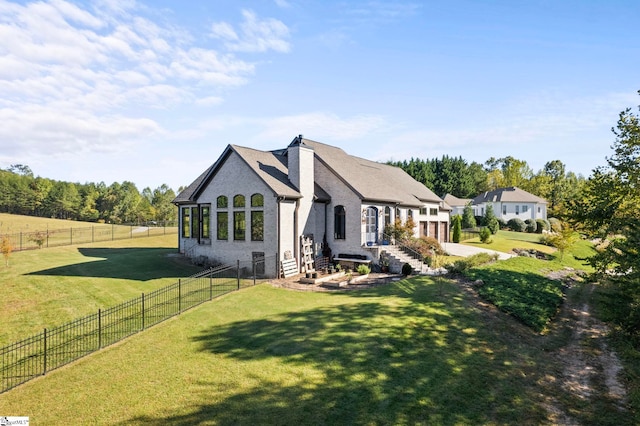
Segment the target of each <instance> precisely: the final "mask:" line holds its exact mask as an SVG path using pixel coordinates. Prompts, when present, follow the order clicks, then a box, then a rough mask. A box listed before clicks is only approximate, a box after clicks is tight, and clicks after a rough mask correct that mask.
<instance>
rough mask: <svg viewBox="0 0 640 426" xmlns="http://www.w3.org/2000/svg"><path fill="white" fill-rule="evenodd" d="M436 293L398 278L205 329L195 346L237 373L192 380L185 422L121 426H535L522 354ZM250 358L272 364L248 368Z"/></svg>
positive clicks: (144, 420) (537, 408) (458, 298)
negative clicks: (325, 302) (193, 399)
mask: <svg viewBox="0 0 640 426" xmlns="http://www.w3.org/2000/svg"><path fill="white" fill-rule="evenodd" d="M443 285H445V286H446V288H444V289H442V288H438V287H437V286H436V285H434V284H433V283H431V282H430V281H428V282H427V281H421V279H414V280H406V281H402V282H400V283H397V284H393V285H390V286H388V288H384V289H380V290H371V291H366V292H363V293H361V294H359V295H357V296H356V297H358V298H360V297H362V299H361V300H358V301H354V300H350V301H349V303H345V304H342V305H339V306H330V307H321V308H314V309H309V310H306V311H302V312H289V313H285V314H281V315H274V316H270V317H268V318H265V319H257V320H248V321H238V322H235V323H231V324H227V325H223V326H219V327H215V328H210V329H208V330H206V331H205V332H203V333H202V334H200V335H198V336H196V337H195V338H194V342H195V343H197V344H198V346H199V349H200V350H201V351H203V352H204V353H211V354H216V355H223V356H225V357H227V358H230V359H232V360H235V361H237V363H238V364H237V365H238V375H239V376H241V377H236V378H235V380H236V381H234V382H233V383H231V382H228V383H225V382H224V381H221V382H216V383H201V384H200V386H201V389H202V392H203V396H202V397H201V401H203V402H202V404H200V405H197V406H193V407H190V412H189V413H187V414H183V415H170V414H169V415H167V416H164V417H149V416H144V417H138V418H133V419H130V420H128V421H127V422H126V423H127V424H151V425H164V424H179V425H196V424H205V423H207V424H208V422H212V423H215V424H219V425H231V424H415V423H424V424H486V423H494V422H497V423H501V424H504V423H510V424H513V423H517V422H519V421H522V420H525V421H526V422H528V423H532V424H537V423H540V422H544V420H545V419H546V411H545V410H544V409H542V408H541V405H540V404H538V403H537V400H538V399H539V395H540V392H539V390H538V391H536V389H535V384H534V381H535V374H529V373H530V372H529V371H528V370H530V369H531V368H532V365H533V366H535V360H532V358H531V357H530V356H529V354H528V353H527V350H528V349H526V347H524V346H523V348H524V349H523V350H522V351H519V350H518V349H519V348H518V347H517V346H518V344H516V347H515V348H514V347H510V346H509V343H508V342H507V341H505V340H503V339H501V338H496V332H495V330H492V329H491V328H490V327H487V324H485V323H483V320H482V318H481V317H480V316H479V315H478V314H477V313H476V312H475V311H474V310H473V309H470V308H469V306H468V305H467V303H466V302H465V298H464V297H463V295H462V294H461V293H459V292H458V291H456V290H455V288H454V287H453V286H452V285H451V283H445V284H443ZM355 293H356V292H354V295H355ZM364 296H366V297H364ZM372 296H382V297H380V298H377V297H372ZM505 335H506V336H509V338H511V334H510V333H505ZM514 349H515V353H514ZM261 361H275V365H276V366H277V367H276V368H274V371H256V370H255V367H251V365H252V364H253V363H256V362H257V363H260V362H261ZM268 365H274V363H270V364H268ZM212 368H215V366H213V365H212ZM243 369H247V370H243ZM523 370H527V372H526V374H525V373H524V372H523ZM523 377H526V379H522V378H523ZM227 380H228V379H227ZM246 382H250V383H256V384H253V385H252V384H249V385H246V384H245V383H246ZM238 383H243V386H241V387H237V384H238ZM221 389H227V390H228V394H222V395H220V392H222V391H221ZM213 394H216V396H215V397H214V396H213ZM205 401H206V402H205ZM209 401H211V402H209Z"/></svg>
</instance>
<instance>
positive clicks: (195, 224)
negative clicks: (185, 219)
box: [191, 207, 200, 238]
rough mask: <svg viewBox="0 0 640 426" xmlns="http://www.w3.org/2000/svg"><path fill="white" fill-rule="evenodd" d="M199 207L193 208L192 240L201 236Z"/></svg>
mask: <svg viewBox="0 0 640 426" xmlns="http://www.w3.org/2000/svg"><path fill="white" fill-rule="evenodd" d="M198 217H199V214H198V207H192V208H191V238H197V237H198V235H200V222H199V219H198Z"/></svg>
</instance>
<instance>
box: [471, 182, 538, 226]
mask: <svg viewBox="0 0 640 426" xmlns="http://www.w3.org/2000/svg"><path fill="white" fill-rule="evenodd" d="M471 204H472V206H473V209H474V214H475V215H476V216H484V214H485V212H486V209H487V205H489V204H492V205H493V212H494V214H495V215H496V217H497V218H501V219H503V220H505V221H507V222H508V221H509V220H510V219H513V218H519V219H522V220H523V221H524V220H527V219H546V218H547V201H546V200H545V199H543V198H540V197H538V196H536V195H533V194H531V193H529V192H527V191H524V190H522V189H520V188H517V187H515V186H511V187H508V188H498V189H495V190H493V191H488V192H484V193H482V194H480V195H478V196H477V197H475V198H474V199H473V200H471Z"/></svg>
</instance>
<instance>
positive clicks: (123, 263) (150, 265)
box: [28, 247, 197, 281]
mask: <svg viewBox="0 0 640 426" xmlns="http://www.w3.org/2000/svg"><path fill="white" fill-rule="evenodd" d="M78 252H79V253H80V254H82V255H83V256H85V257H86V258H87V260H86V261H83V262H79V263H75V264H72V265H65V266H60V267H57V268H51V269H44V270H41V271H36V272H31V273H30V274H28V275H49V276H69V277H96V278H118V279H127V280H137V281H148V280H154V279H158V278H166V277H176V276H184V275H191V274H193V273H194V272H196V271H197V268H195V267H194V266H190V265H186V264H180V263H178V262H174V261H172V260H171V259H169V258H168V255H169V254H171V253H175V252H176V250H175V249H172V248H148V247H141V248H78Z"/></svg>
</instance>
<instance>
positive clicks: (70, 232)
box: [69, 228, 73, 246]
mask: <svg viewBox="0 0 640 426" xmlns="http://www.w3.org/2000/svg"><path fill="white" fill-rule="evenodd" d="M69 245H70V246H72V245H73V228H69Z"/></svg>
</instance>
